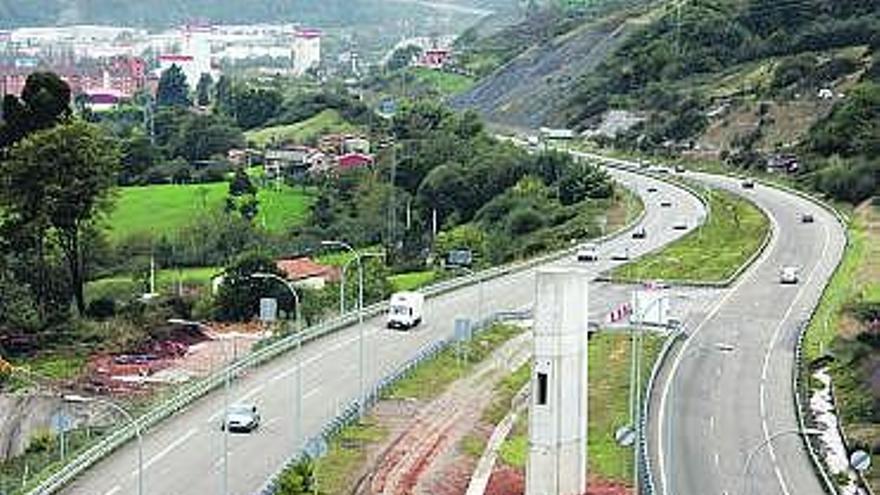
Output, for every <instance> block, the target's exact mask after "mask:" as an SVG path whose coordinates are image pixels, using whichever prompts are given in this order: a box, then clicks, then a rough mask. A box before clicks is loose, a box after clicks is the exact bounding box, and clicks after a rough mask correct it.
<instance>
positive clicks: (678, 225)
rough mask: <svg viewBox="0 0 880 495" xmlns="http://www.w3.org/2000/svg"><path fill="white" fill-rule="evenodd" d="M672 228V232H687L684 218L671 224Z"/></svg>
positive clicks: (686, 223)
mask: <svg viewBox="0 0 880 495" xmlns="http://www.w3.org/2000/svg"><path fill="white" fill-rule="evenodd" d="M672 228H673V229H674V230H687V228H688V222H687V219H686V218H679V219H678V220H676V221H675V223H674V224H672Z"/></svg>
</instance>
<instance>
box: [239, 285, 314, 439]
mask: <svg viewBox="0 0 880 495" xmlns="http://www.w3.org/2000/svg"><path fill="white" fill-rule="evenodd" d="M251 278H257V279H266V280H275V281H276V282H280V283H281V284H282V285H284V286H285V287H287V290H289V291H290V293H291V295H292V296H293V301H294V304H296V306H295V307H294V320H293V322H294V323H293V324H294V327H296V328H295V329H294V330H295V331H296V330H299V327H300V326H301V325H302V311H301V306H302V305H301V304H300V302H301V300H300V298H299V293H298V292H297V291H296V289H295V288H294V287H293V283H291V282H288V281H287V280H284V279H283V278H281V277H279V276H278V275H275V274H274V273H260V272H258V273H252V274H251ZM301 350H302V335H300V334H299V333H297V334H296V355H297V357H298V358H299V362H298V363H297V364H296V378H295V380H294V381H295V383H296V393H295V394H294V397H296V412H295V413H294V432H293V443H294V451H296V449H298V448H299V445H300V443H302V440H301V437H302V435H303V392H302V388H303V387H302V365H303V360H302V356H301V355H300V351H301Z"/></svg>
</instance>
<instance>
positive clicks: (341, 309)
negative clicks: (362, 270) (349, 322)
mask: <svg viewBox="0 0 880 495" xmlns="http://www.w3.org/2000/svg"><path fill="white" fill-rule="evenodd" d="M384 256H385V253H361V258H362V259H363V258H381V257H384ZM355 261H357V258H352V259H350V260H348V261H346V262H345V264H344V265H342V270H341V273H340V284H339V315H340V316H343V315H345V278H346V277H345V274H346V273H347V272H348V266H349V265H351V264H352V263H354V262H355Z"/></svg>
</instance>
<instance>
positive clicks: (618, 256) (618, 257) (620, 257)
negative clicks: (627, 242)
mask: <svg viewBox="0 0 880 495" xmlns="http://www.w3.org/2000/svg"><path fill="white" fill-rule="evenodd" d="M611 259H612V260H613V261H627V260H629V248H624V249H623V251H618V252H616V253H614V254H612V255H611Z"/></svg>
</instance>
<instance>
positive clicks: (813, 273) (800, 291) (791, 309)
mask: <svg viewBox="0 0 880 495" xmlns="http://www.w3.org/2000/svg"><path fill="white" fill-rule="evenodd" d="M822 232H823V233H824V237H823V240H822V253H821V254H820V255H819V258H818V261H817V262H816V264H814V265H813V267H812V268H811V269H810V275H809V277H807V281H806V282H805V283H804V284H803V285H801V286H800V288H799V289H798V292H797V295H796V296H795V298H794V300H793V301H792V302H791V304H790V305H789V306H788V309H787V310H786V311H785V314H784V315H783V317H782V319H781V320H780V321H779V324H778V325H777V326H776V329H775V330H774V332H773V338H772V339H770V342H769V343H768V344H767V350H766V351H765V354H764V364H763V368H762V370H761V376H766V375H767V370H768V369H769V368H770V358H771V357H772V356H773V350H774V348H775V347H776V344H777V342H778V341H779V338H780V337H781V336H782V330H783V328H784V327H785V324H786V323H787V320H788V319H789V318H790V317H791V314H792V312H794V308H795V306H797V304H798V302H800V300H801V297H802V296H803V295H804V293H805V292H806V288H807V287H810V286H811V285H812V283H813V278H814V277H815V276H816V272H817V271H818V268H819V266H820V264H821V262H822V260H824V259H825V256H826V254H827V253H828V247H829V245H830V244H831V242H830V241H831V234H830V231H829V230H828V226H827V225H824V224H823V225H822ZM765 393H766V388H765V387H764V383H763V382H762V383H761V401H760V406H761V429H762V430H763V432H764V441H765V442H767V452H769V454H770V459H771V460H772V462H773V472H774V473H776V480H777V481H779V487H780V488H782V493H784V494H785V495H790V493H791V492H789V490H788V485H787V484H786V483H785V478H784V477H783V476H782V472H781V471H780V470H779V465H778V464H777V462H776V449H775V448H774V447H773V442H771V441H770V440H771V435H770V426H769V425H768V424H767V409H766V407H765V406H766V403H765V399H764V396H765Z"/></svg>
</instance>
